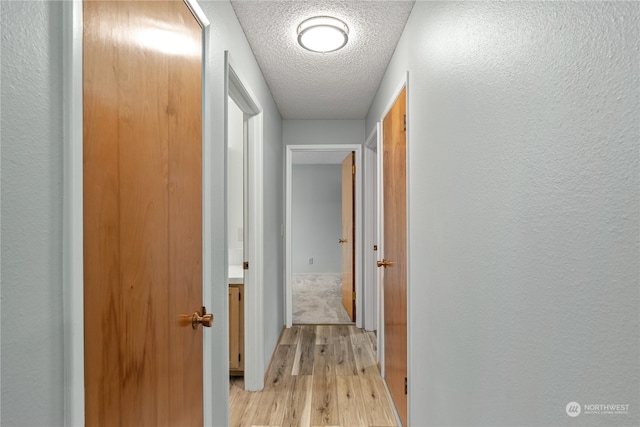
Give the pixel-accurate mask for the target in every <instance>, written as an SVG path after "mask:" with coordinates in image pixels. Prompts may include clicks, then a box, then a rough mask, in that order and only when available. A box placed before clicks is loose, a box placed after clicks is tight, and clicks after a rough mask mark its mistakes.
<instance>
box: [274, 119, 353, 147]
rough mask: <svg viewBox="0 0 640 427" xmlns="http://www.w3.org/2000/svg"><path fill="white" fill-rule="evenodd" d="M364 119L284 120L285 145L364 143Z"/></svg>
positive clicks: (283, 134)
mask: <svg viewBox="0 0 640 427" xmlns="http://www.w3.org/2000/svg"><path fill="white" fill-rule="evenodd" d="M364 124H365V122H364V120H283V121H282V137H283V140H284V144H285V145H319V144H364V140H365V134H364V130H365V128H364Z"/></svg>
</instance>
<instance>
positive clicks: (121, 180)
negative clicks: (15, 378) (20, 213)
mask: <svg viewBox="0 0 640 427" xmlns="http://www.w3.org/2000/svg"><path fill="white" fill-rule="evenodd" d="M83 15H84V18H83V19H84V47H83V67H84V71H83V72H84V77H83V87H84V89H83V90H84V107H83V108H84V149H83V151H84V281H85V284H84V330H85V336H84V340H85V418H86V424H87V425H88V426H93V425H102V426H152V425H153V426H160V425H167V426H178V425H180V426H187V425H188V426H197V425H202V423H203V402H202V387H203V378H202V335H203V332H202V327H199V328H198V329H197V330H194V329H193V328H192V327H191V315H192V314H193V313H194V311H196V310H198V311H200V309H201V306H202V189H201V182H202V167H201V164H202V153H201V147H202V134H201V133H202V131H201V128H202V125H201V124H202V107H201V104H202V98H201V92H202V75H201V68H202V59H201V49H202V41H201V27H200V25H199V24H198V22H197V21H196V19H195V18H194V17H193V16H192V14H191V12H190V11H189V8H188V7H187V6H186V5H185V4H184V3H183V2H182V1H153V2H148V1H139V2H137V1H113V2H103V1H85V3H84V13H83Z"/></svg>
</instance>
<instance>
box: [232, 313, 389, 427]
mask: <svg viewBox="0 0 640 427" xmlns="http://www.w3.org/2000/svg"><path fill="white" fill-rule="evenodd" d="M375 354H376V336H375V334H374V333H373V332H366V331H364V330H362V329H358V328H356V327H355V326H353V325H294V326H293V327H292V328H290V329H285V330H284V332H283V334H282V337H281V338H280V343H279V344H278V347H277V348H276V351H275V354H274V356H273V360H272V361H271V365H270V367H269V371H268V372H267V376H266V379H265V387H264V390H262V391H259V392H247V391H244V384H243V381H242V379H241V378H232V379H231V390H230V398H229V405H230V421H231V425H232V426H345V427H355V426H371V427H374V426H376V427H386V426H395V425H396V423H395V418H394V415H393V411H392V409H391V405H390V402H389V400H388V397H387V391H386V389H385V386H384V383H383V382H382V378H381V377H380V373H379V371H378V366H377V365H376V358H375Z"/></svg>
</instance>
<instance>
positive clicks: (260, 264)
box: [224, 51, 265, 391]
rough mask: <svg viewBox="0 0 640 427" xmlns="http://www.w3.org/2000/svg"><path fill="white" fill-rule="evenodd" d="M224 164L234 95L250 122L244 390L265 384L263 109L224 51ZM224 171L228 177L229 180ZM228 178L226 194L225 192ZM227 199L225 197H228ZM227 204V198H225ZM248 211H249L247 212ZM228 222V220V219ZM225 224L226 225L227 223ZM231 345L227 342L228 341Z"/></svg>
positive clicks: (251, 389) (247, 120) (254, 389)
mask: <svg viewBox="0 0 640 427" xmlns="http://www.w3.org/2000/svg"><path fill="white" fill-rule="evenodd" d="M225 75H226V81H225V87H226V88H227V93H225V97H224V99H225V101H224V102H225V168H226V152H227V146H228V132H227V129H226V127H227V115H228V114H227V111H228V110H227V108H228V99H229V98H231V99H232V100H233V102H235V103H236V104H237V105H238V107H239V108H240V110H242V111H243V113H244V114H245V120H246V124H247V135H246V138H247V152H246V156H247V164H248V167H247V173H248V182H247V183H246V184H248V196H247V197H248V204H249V206H250V208H249V209H246V211H245V215H246V216H247V218H246V219H247V221H248V224H249V228H248V230H245V233H246V235H247V241H248V244H247V247H246V248H245V256H246V259H245V261H248V262H249V270H246V271H245V275H244V283H245V286H244V297H245V298H244V328H245V330H244V341H245V344H244V346H245V347H244V348H245V351H244V355H245V359H244V360H245V361H244V386H245V390H248V391H257V390H262V389H263V388H264V372H265V363H264V357H263V354H264V331H263V329H262V324H263V321H264V308H263V307H264V282H263V278H264V249H263V248H264V223H263V219H264V184H263V182H264V180H263V112H262V111H263V110H262V107H261V106H260V104H259V103H258V102H257V101H256V99H257V98H256V97H255V96H254V95H253V93H252V92H251V90H250V89H249V87H248V86H247V85H246V83H244V82H245V81H246V80H244V79H242V78H241V77H240V75H239V74H238V72H237V69H236V68H235V67H234V64H233V61H232V59H231V55H230V54H229V52H228V51H225ZM226 176H227V175H226V173H225V180H226ZM226 187H227V185H226V182H225V194H226ZM225 200H226V197H225ZM225 205H226V201H225ZM247 211H248V212H247ZM225 222H226V221H225ZM225 228H226V226H225ZM227 345H228V343H227Z"/></svg>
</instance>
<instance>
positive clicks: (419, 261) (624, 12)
mask: <svg viewBox="0 0 640 427" xmlns="http://www.w3.org/2000/svg"><path fill="white" fill-rule="evenodd" d="M639 8H640V5H639V4H638V3H631V2H627V3H595V2H585V3H569V2H532V3H509V2H478V3H476V2H468V3H459V2H416V4H415V7H414V9H413V12H412V14H411V17H410V19H409V22H408V24H407V26H406V28H405V33H404V34H403V36H402V38H401V41H400V44H399V46H398V48H397V49H396V52H395V55H394V58H393V60H392V63H391V64H390V66H389V68H388V70H387V73H386V76H385V78H384V80H383V82H382V84H381V86H380V89H379V91H378V94H377V96H376V98H375V100H374V103H373V105H372V107H371V110H370V112H369V114H368V116H367V126H366V128H367V131H368V132H369V131H371V130H372V129H373V126H374V124H375V121H376V120H379V119H380V115H381V114H382V109H383V108H384V106H385V105H387V104H388V102H389V100H390V98H391V94H392V91H393V90H394V89H395V88H396V87H397V85H398V83H399V81H400V79H401V78H402V75H403V73H404V72H405V71H406V70H409V72H410V78H409V94H408V96H409V98H408V104H409V124H408V129H409V148H408V158H409V164H408V166H409V171H408V173H409V190H408V196H409V203H410V206H409V227H410V229H409V250H410V255H409V256H410V258H409V262H410V266H409V328H410V329H409V340H410V348H409V358H410V372H409V375H410V377H409V378H410V379H409V420H410V424H411V425H421V426H427V425H492V426H498V425H537V426H551V425H554V426H555V425H573V424H575V425H584V426H588V425H638V424H640V408H639V407H638V402H639V401H640V399H639V396H638V389H639V384H640V383H639V375H638V370H639V364H638V360H640V354H639V343H638V340H639V332H640V331H639V326H638V311H639V301H638V296H639V292H638V286H639V277H638V274H639V260H640V251H639V247H638V242H639V239H638V238H639V228H638V217H639V213H640V207H639V191H638V188H639V185H638V184H639V179H638V170H639V168H638V158H639V156H638V140H639V135H640V130H639V120H638V111H639V110H640V95H639V88H640V84H639V76H640V68H639V64H640V59H639V50H638V40H639V39H640V31H639V28H640V27H639V26H638V22H639V19H640V13H639ZM571 401H577V402H578V403H581V404H599V403H619V404H629V405H630V407H629V410H630V414H629V415H584V414H582V415H580V416H579V417H578V418H576V419H572V418H569V417H568V416H567V414H566V413H565V406H566V404H567V403H569V402H571ZM576 423H577V424H576Z"/></svg>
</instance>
